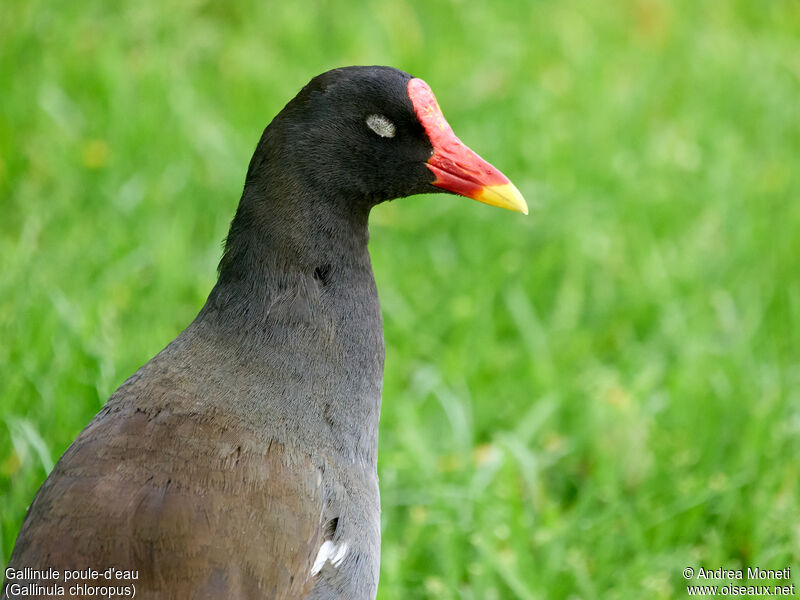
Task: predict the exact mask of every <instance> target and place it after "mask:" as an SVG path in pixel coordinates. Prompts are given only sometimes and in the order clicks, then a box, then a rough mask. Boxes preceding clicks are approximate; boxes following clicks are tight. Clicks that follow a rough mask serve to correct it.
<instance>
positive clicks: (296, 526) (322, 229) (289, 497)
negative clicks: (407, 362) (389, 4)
mask: <svg viewBox="0 0 800 600" xmlns="http://www.w3.org/2000/svg"><path fill="white" fill-rule="evenodd" d="M431 192H440V193H450V194H456V195H461V196H465V197H467V198H471V199H474V200H477V201H480V202H483V203H485V204H489V205H493V206H497V207H501V208H506V209H510V210H514V211H518V212H521V213H524V214H527V213H528V209H527V205H526V203H525V200H524V199H523V196H522V195H521V193H520V192H519V190H518V189H517V188H516V187H515V186H514V185H513V184H512V183H511V181H510V180H509V179H508V178H507V177H506V176H505V175H503V174H502V173H501V172H500V171H499V170H498V169H497V168H495V167H494V166H492V165H491V164H490V163H488V162H487V161H485V160H484V159H482V158H480V156H478V154H476V153H475V152H474V151H472V150H471V149H470V148H469V147H468V146H466V145H465V144H464V143H463V142H462V141H461V140H460V139H459V138H458V137H456V135H455V133H454V132H453V130H452V128H451V127H450V125H449V124H448V122H447V121H446V120H445V118H444V116H443V114H442V111H441V108H440V107H439V104H438V102H437V100H436V97H435V96H434V94H433V92H432V91H431V88H430V86H429V85H428V84H427V83H426V82H425V81H424V80H423V79H420V78H417V77H412V76H411V75H409V74H408V73H406V72H404V71H401V70H398V69H395V68H392V67H384V66H354V67H342V68H337V69H333V70H331V71H327V72H325V73H322V74H320V75H317V76H316V77H314V78H313V79H311V80H310V82H309V83H308V84H307V85H305V87H303V88H302V89H301V90H300V92H299V93H298V94H297V95H296V96H295V97H294V98H293V99H292V100H291V101H289V103H288V104H286V106H285V107H284V108H283V109H282V110H281V111H280V112H279V113H278V114H277V116H275V118H274V119H273V120H272V121H271V122H270V123H269V125H268V126H267V127H266V129H265V130H264V132H263V134H262V136H261V138H260V140H259V142H258V144H257V147H256V149H255V152H254V154H253V157H252V159H251V161H250V164H249V167H248V170H247V174H246V177H245V183H244V190H243V192H242V196H241V199H240V201H239V204H238V208H237V210H236V212H235V215H234V217H233V220H232V222H231V225H230V229H229V233H228V235H227V238H226V240H225V247H224V251H223V254H222V258H221V260H220V263H219V268H218V278H217V281H216V284H215V285H214V286H213V288H212V290H211V291H210V293H209V295H208V298H207V300H206V302H205V304H204V305H203V306H202V308H201V310H200V311H199V313H198V314H197V316H196V318H195V319H194V320H193V321H192V322H191V323H190V324H189V325H188V326H187V327H186V329H184V330H183V331H182V332H181V333H180V334H179V335H178V336H177V337H176V338H175V339H174V340H173V341H171V342H170V343H169V344H168V345H167V346H166V347H165V348H164V349H163V350H162V351H161V352H159V353H158V354H157V355H156V356H154V357H153V358H152V359H151V360H149V361H148V362H147V363H146V364H144V366H142V367H141V368H140V369H139V370H138V371H136V372H135V373H134V374H133V375H132V376H130V377H129V378H128V379H127V380H126V381H125V382H124V383H123V384H122V385H121V386H120V387H119V388H118V389H117V390H116V391H115V392H114V393H113V394H112V395H111V397H110V398H109V400H108V402H107V403H106V404H105V405H104V406H103V408H102V409H101V410H100V411H99V412H98V413H97V415H96V416H95V417H94V418H93V419H92V421H91V422H90V423H89V424H88V425H87V426H86V427H85V429H83V431H81V433H80V434H79V435H78V437H77V438H76V439H75V441H74V442H73V443H72V444H71V445H70V446H69V447H68V448H67V450H66V451H65V452H64V454H63V456H61V458H60V460H59V461H58V463H57V464H56V465H55V467H54V468H53V470H52V471H51V473H50V474H49V476H48V477H47V478H46V480H45V481H44V483H43V484H42V486H41V488H40V489H39V491H38V493H37V494H36V496H35V498H34V499H33V501H32V503H31V505H30V506H29V509H28V511H27V514H26V516H25V518H24V520H23V523H22V526H21V529H20V532H19V534H18V537H17V540H16V544H15V546H14V550H13V552H12V555H11V559H10V562H9V565H8V568H7V569H6V571H5V576H6V580H5V583H4V587H3V594H4V595H3V597H4V598H9V599H10V598H17V597H22V596H23V595H25V597H37V596H39V597H44V596H47V595H48V590H47V586H50V585H63V586H64V587H65V588H66V592H67V593H68V594H71V595H70V597H96V594H97V591H96V590H93V589H89V588H91V587H92V586H95V587H97V586H102V585H106V586H122V585H123V584H124V585H132V586H134V587H135V592H136V596H137V597H141V598H145V599H149V598H153V599H156V600H162V599H164V600H166V599H181V600H184V599H188V598H237V599H238V598H273V599H278V600H294V599H312V600H334V599H348V600H361V599H371V598H375V596H376V594H377V587H378V575H379V566H380V496H379V487H378V474H377V453H378V424H379V414H380V406H381V391H382V378H383V363H384V340H383V326H382V320H381V319H382V318H381V312H380V305H379V301H378V293H377V289H376V285H375V280H374V278H373V272H372V266H371V263H370V256H369V252H368V247H367V246H368V239H369V229H368V217H369V214H370V210H371V209H372V208H373V207H374V206H376V205H378V204H380V203H382V202H385V201H389V200H394V199H397V198H403V197H406V196H411V195H415V194H420V193H431ZM46 569H51V570H53V571H52V572H51V575H52V573H55V574H56V575H60V579H58V578H56V579H49V580H48V579H47V578H46V572H45V570H46ZM107 569H117V571H116V572H124V573H127V575H126V576H125V577H123V578H122V579H114V577H113V576H109V577H104V574H105V575H108V573H109V572H108V571H107ZM67 572H69V573H71V575H70V579H69V581H66V580H65V573H67ZM94 575H97V577H94V578H93V576H94ZM53 577H55V576H53ZM73 584H74V585H75V586H78V585H82V586H84V587H74V589H73ZM23 586H29V587H27V588H25V587H23ZM37 586H38V587H37ZM87 586H88V587H87ZM129 591H130V590H129ZM73 592H74V593H73ZM53 595H55V594H53ZM119 595H122V593H121V592H120V594H119Z"/></svg>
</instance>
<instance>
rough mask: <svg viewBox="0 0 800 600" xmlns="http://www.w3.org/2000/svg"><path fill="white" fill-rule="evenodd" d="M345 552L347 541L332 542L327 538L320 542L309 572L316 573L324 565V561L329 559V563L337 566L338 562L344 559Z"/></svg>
mask: <svg viewBox="0 0 800 600" xmlns="http://www.w3.org/2000/svg"><path fill="white" fill-rule="evenodd" d="M345 554H347V542H339V543H338V544H334V543H333V542H332V541H330V540H328V541H326V542H325V543H323V544H322V546H320V548H319V552H317V558H316V559H315V560H314V566H313V567H311V574H312V575H316V574H317V573H319V572H320V571H321V570H322V567H324V566H325V563H326V562H328V561H330V563H331V565H332V566H334V567H338V566H339V563H341V562H342V560H343V559H344V555H345Z"/></svg>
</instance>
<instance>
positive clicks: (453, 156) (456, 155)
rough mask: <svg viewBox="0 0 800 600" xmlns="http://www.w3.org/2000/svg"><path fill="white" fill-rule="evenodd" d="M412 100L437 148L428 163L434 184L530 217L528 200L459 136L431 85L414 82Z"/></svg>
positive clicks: (423, 125) (430, 138) (426, 131)
mask: <svg viewBox="0 0 800 600" xmlns="http://www.w3.org/2000/svg"><path fill="white" fill-rule="evenodd" d="M408 97H409V98H410V99H411V103H412V104H413V106H414V112H415V113H416V115H417V118H418V119H419V122H420V123H421V124H422V127H423V128H424V129H425V133H427V134H428V139H429V140H430V141H431V144H432V145H433V155H432V156H431V157H430V158H429V159H428V162H427V165H428V168H429V169H430V170H431V171H432V172H433V174H434V175H436V179H435V180H434V181H433V185H435V186H436V187H440V188H442V189H444V190H447V191H449V192H453V193H454V194H459V195H461V196H466V197H467V198H472V199H473V200H477V201H478V202H483V203H485V204H491V205H492V206H499V207H500V208H507V209H509V210H516V211H519V212H521V213H523V214H525V215H527V214H528V205H527V204H525V199H524V198H523V197H522V194H520V193H519V190H518V189H517V188H516V187H515V186H514V184H513V183H511V182H510V181H509V180H508V177H506V176H505V175H503V174H502V173H501V172H500V171H498V170H497V169H495V168H494V167H493V166H492V165H490V164H489V163H488V162H486V161H485V160H483V159H482V158H481V157H480V156H478V155H477V154H475V152H473V151H472V150H470V149H469V148H468V147H467V146H466V145H465V144H464V143H463V142H462V141H461V140H459V139H458V138H457V137H456V134H455V133H453V130H452V129H451V128H450V125H449V124H448V123H447V121H446V120H445V118H444V115H443V114H442V110H441V109H440V108H439V103H438V102H436V97H435V96H434V95H433V92H432V91H431V88H430V87H429V86H428V84H427V83H425V82H424V81H423V80H422V79H416V78H414V79H411V80H410V81H409V82H408Z"/></svg>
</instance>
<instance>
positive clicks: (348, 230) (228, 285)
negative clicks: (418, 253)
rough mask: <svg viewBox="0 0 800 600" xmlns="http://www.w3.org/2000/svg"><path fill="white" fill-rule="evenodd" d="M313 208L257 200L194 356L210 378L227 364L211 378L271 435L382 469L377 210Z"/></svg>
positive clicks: (237, 229)
mask: <svg viewBox="0 0 800 600" xmlns="http://www.w3.org/2000/svg"><path fill="white" fill-rule="evenodd" d="M283 189H285V186H283ZM249 193H252V191H251V192H249ZM293 197H294V198H296V199H297V200H296V201H295V202H294V203H293V202H292V198H293ZM312 200H316V199H313V198H311V197H309V196H308V195H305V196H303V195H299V194H298V193H297V191H295V193H289V194H286V195H285V196H284V197H281V198H276V199H273V198H270V197H268V196H266V197H262V198H258V197H256V196H250V197H248V190H246V191H245V197H244V198H243V199H242V202H241V204H240V206H239V210H238V211H237V214H236V217H235V218H234V220H233V223H232V225H231V231H230V234H229V236H228V240H227V243H226V249H225V255H224V258H223V260H222V262H221V265H220V275H219V280H218V282H217V284H216V286H215V287H214V289H213V290H212V292H211V294H210V296H209V298H208V301H207V302H206V305H205V306H204V307H203V309H202V311H201V312H200V314H199V315H198V317H197V319H196V320H195V322H194V323H193V324H192V325H191V326H190V327H189V328H188V329H187V330H186V332H184V337H186V338H187V340H184V342H185V343H186V344H187V346H186V349H187V350H188V349H190V350H191V351H190V352H187V353H185V355H191V356H193V357H196V359H197V360H198V365H196V366H197V367H198V370H200V371H205V370H207V367H206V364H210V365H214V366H216V365H217V364H219V362H220V360H221V362H222V364H221V367H220V368H221V369H222V371H223V372H222V373H219V374H213V373H208V374H207V375H206V374H204V375H203V377H206V376H208V377H209V380H210V381H214V382H217V381H218V382H221V384H222V385H224V386H226V387H227V389H226V390H224V394H222V395H216V396H215V397H216V398H220V397H224V398H225V402H226V403H227V405H228V406H227V407H226V408H225V410H227V411H232V412H234V413H235V414H238V415H239V416H240V417H242V418H245V419H247V420H248V421H249V422H251V423H252V425H253V426H254V427H256V428H261V429H262V430H263V431H264V434H265V437H269V438H271V439H273V438H278V439H281V438H285V439H287V440H301V441H302V443H303V444H305V445H306V447H308V448H315V449H317V450H318V451H320V452H325V453H326V454H329V453H331V452H334V450H335V451H336V452H338V453H340V454H343V459H346V460H361V461H364V462H367V463H371V464H373V465H374V463H375V461H376V455H377V426H378V417H379V412H380V394H381V382H382V376H383V331H382V323H381V315H380V307H379V304H378V296H377V291H376V289H375V282H374V279H373V276H372V268H371V265H370V259H369V253H368V251H367V241H368V229H367V217H368V211H367V210H365V211H363V213H362V212H359V211H351V212H349V213H348V212H347V211H343V210H341V206H337V204H336V203H335V201H331V199H319V201H312ZM340 201H342V202H344V201H345V200H344V199H341V200H340ZM180 341H181V340H180V338H179V339H178V340H176V343H178V346H179V348H177V350H180V346H181V344H180ZM204 357H206V358H204ZM211 408H213V407H211Z"/></svg>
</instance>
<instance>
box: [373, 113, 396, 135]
mask: <svg viewBox="0 0 800 600" xmlns="http://www.w3.org/2000/svg"><path fill="white" fill-rule="evenodd" d="M367 127H369V128H370V129H372V131H374V132H375V133H377V134H378V135H379V136H381V137H388V138H390V137H394V135H395V133H397V128H396V127H395V126H394V123H392V122H391V121H390V120H389V119H387V118H386V117H384V116H383V115H369V116H368V117H367Z"/></svg>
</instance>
